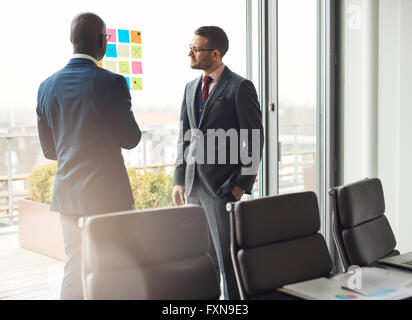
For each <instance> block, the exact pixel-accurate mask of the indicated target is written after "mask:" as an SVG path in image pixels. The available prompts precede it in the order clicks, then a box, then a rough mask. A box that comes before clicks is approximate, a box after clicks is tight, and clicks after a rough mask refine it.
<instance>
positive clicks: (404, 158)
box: [337, 0, 412, 252]
mask: <svg viewBox="0 0 412 320" xmlns="http://www.w3.org/2000/svg"><path fill="white" fill-rule="evenodd" d="M374 1H375V2H374ZM359 10H360V11H359ZM411 17H412V1H411V0H379V1H376V0H346V1H341V7H340V17H339V18H340V23H339V29H340V32H339V34H338V38H339V44H340V49H339V52H338V54H339V59H338V61H339V82H338V84H337V85H338V87H337V90H338V92H339V95H338V100H337V108H338V114H339V117H338V121H339V123H338V128H339V132H338V139H337V144H338V148H337V150H338V151H337V160H338V174H337V180H338V184H344V183H350V182H353V181H356V180H359V179H362V178H365V177H373V176H377V177H379V178H380V179H381V180H382V183H383V187H384V193H385V202H386V215H387V217H388V220H389V222H390V224H391V226H392V229H393V231H394V233H395V237H396V239H397V243H398V245H397V248H398V249H399V250H400V251H401V252H406V251H412V232H411V229H412V194H411V193H412V182H411V181H412V142H411V139H410V137H412V125H411V124H412V58H411V57H412V40H411V39H412V19H411ZM375 62H376V64H375Z"/></svg>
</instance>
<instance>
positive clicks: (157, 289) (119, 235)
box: [80, 206, 220, 300]
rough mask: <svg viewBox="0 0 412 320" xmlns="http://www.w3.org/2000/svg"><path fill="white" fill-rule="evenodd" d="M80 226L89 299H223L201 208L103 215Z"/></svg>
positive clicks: (89, 218)
mask: <svg viewBox="0 0 412 320" xmlns="http://www.w3.org/2000/svg"><path fill="white" fill-rule="evenodd" d="M80 226H81V228H82V264H81V265H82V283H83V293H84V296H85V298H86V299H89V300H94V299H110V300H114V299H123V300H125V299H144V300H146V299H160V300H163V299H167V300H186V299H196V300H197V299H199V300H200V299H213V300H218V299H219V296H220V287H219V278H218V275H217V274H216V268H215V266H214V263H213V261H212V259H211V257H210V255H209V251H210V245H211V241H210V236H209V231H208V225H207V221H206V217H205V213H204V211H203V209H202V208H200V207H198V206H184V207H171V208H163V209H152V210H144V211H128V212H119V213H112V214H101V215H96V216H90V217H87V218H83V219H82V220H81V221H80Z"/></svg>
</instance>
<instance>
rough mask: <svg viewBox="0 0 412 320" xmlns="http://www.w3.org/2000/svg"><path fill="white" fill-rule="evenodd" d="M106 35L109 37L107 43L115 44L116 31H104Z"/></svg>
mask: <svg viewBox="0 0 412 320" xmlns="http://www.w3.org/2000/svg"><path fill="white" fill-rule="evenodd" d="M106 33H107V34H108V35H110V38H109V40H108V41H107V42H116V39H117V38H116V29H106Z"/></svg>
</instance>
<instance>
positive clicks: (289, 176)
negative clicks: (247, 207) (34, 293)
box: [0, 130, 316, 224]
mask: <svg viewBox="0 0 412 320" xmlns="http://www.w3.org/2000/svg"><path fill="white" fill-rule="evenodd" d="M155 131H156V130H151V131H146V136H147V137H153V135H155V134H158V132H155ZM163 131H164V130H163ZM163 131H162V133H163V134H164V132H163ZM169 131H173V132H171V134H170V136H171V137H172V139H176V138H177V136H175V131H176V130H169ZM144 136H145V135H143V137H144ZM166 136H167V135H166ZM19 138H20V139H27V138H37V135H35V134H20V135H6V136H0V141H1V139H3V141H4V140H5V141H6V156H5V157H4V159H5V160H6V166H5V167H6V168H7V174H6V175H0V220H1V221H3V220H6V221H9V222H8V224H13V223H14V222H16V221H17V219H18V206H17V200H18V199H19V198H25V197H27V196H28V182H27V180H28V177H29V173H26V174H20V173H14V172H13V165H12V162H13V161H12V160H13V159H12V141H13V139H19ZM147 142H148V141H143V143H142V144H141V145H142V146H141V149H140V150H138V152H137V153H139V154H140V157H142V159H143V160H141V161H140V162H141V163H143V165H137V166H136V165H133V164H132V163H131V162H130V160H127V158H125V162H126V165H127V166H128V167H133V168H136V169H150V170H155V171H158V170H162V171H164V172H165V173H170V172H172V171H173V166H174V164H173V163H171V162H169V163H162V164H146V163H147V160H148V157H147V154H146V153H150V152H151V151H153V150H152V148H151V147H150V146H149V147H146V146H147ZM36 143H37V145H36V146H33V148H34V150H38V152H39V154H40V155H41V150H40V145H39V143H38V141H37V142H36ZM162 143H164V145H165V147H166V146H167V147H170V144H171V142H170V141H163V142H162ZM142 149H143V150H142ZM147 149H150V151H149V150H147ZM156 149H157V150H160V149H161V148H159V147H156ZM128 152H130V151H128ZM165 153H167V152H165ZM127 155H128V156H129V159H133V158H134V154H130V153H128V154H127ZM173 157H174V156H173ZM281 157H282V158H281V159H282V161H281V162H280V163H279V187H280V189H283V190H290V191H298V190H299V189H303V188H302V186H303V184H304V182H305V179H306V180H307V177H306V178H305V168H312V169H314V168H315V162H316V152H315V150H295V151H289V152H283V153H282V154H281ZM151 160H152V159H151ZM169 161H170V160H169ZM37 164H38V163H32V164H31V169H32V167H34V166H35V165H37ZM31 169H30V170H28V171H29V172H30V171H31ZM13 184H15V185H18V184H20V185H18V188H17V187H16V188H13ZM313 184H314V181H313ZM257 194H258V183H256V184H255V187H254V192H253V195H252V196H256V195H257Z"/></svg>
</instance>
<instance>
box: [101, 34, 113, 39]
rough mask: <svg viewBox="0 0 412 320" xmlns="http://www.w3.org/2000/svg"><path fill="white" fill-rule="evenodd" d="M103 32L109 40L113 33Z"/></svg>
mask: <svg viewBox="0 0 412 320" xmlns="http://www.w3.org/2000/svg"><path fill="white" fill-rule="evenodd" d="M103 34H104V36H105V37H106V40H107V41H109V40H110V37H111V36H112V34H111V33H103Z"/></svg>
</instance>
